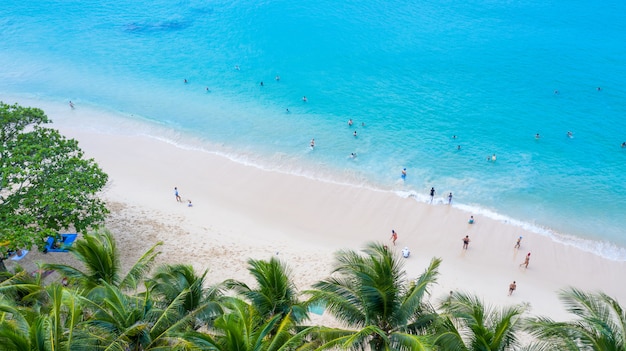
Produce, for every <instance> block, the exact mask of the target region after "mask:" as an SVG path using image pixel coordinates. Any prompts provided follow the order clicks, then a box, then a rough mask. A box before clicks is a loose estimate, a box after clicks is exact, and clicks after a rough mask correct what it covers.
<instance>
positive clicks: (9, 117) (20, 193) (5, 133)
mask: <svg viewBox="0 0 626 351" xmlns="http://www.w3.org/2000/svg"><path fill="white" fill-rule="evenodd" d="M47 123H50V120H49V119H48V117H47V116H46V115H45V114H44V112H43V111H42V110H40V109H37V108H29V107H21V106H19V105H17V104H15V105H7V104H4V103H2V102H0V223H2V226H0V242H9V243H10V244H9V245H10V248H27V249H30V248H31V247H32V246H33V245H38V246H41V243H42V242H43V240H44V239H45V238H46V237H47V236H56V235H57V234H58V232H59V231H61V230H67V229H69V228H73V229H74V230H76V231H79V232H82V231H85V230H87V229H88V228H91V227H95V226H97V225H99V224H100V223H102V221H103V220H104V218H105V215H106V214H107V210H106V207H105V205H104V202H102V201H101V200H100V199H98V198H97V196H96V194H97V193H98V192H99V191H100V190H101V189H102V188H103V187H104V186H105V184H106V182H107V179H108V176H107V175H106V174H105V173H104V172H103V171H102V170H101V169H100V168H99V167H98V165H97V164H96V163H95V162H94V161H93V160H92V159H84V158H83V156H84V155H83V151H82V150H81V149H80V148H79V146H78V142H77V141H76V140H73V139H66V138H65V137H64V136H62V135H61V134H59V132H58V131H57V130H55V129H52V128H47V127H44V126H43V125H44V124H47Z"/></svg>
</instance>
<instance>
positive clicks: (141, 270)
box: [119, 241, 163, 290]
mask: <svg viewBox="0 0 626 351" xmlns="http://www.w3.org/2000/svg"><path fill="white" fill-rule="evenodd" d="M161 245H163V242H162V241H159V242H158V243H156V244H154V246H152V247H151V248H150V249H148V251H146V252H145V253H144V254H143V255H142V256H141V257H140V258H139V259H138V260H137V262H136V263H135V264H134V265H133V266H132V267H131V269H130V271H128V273H127V274H126V276H125V277H124V278H123V279H122V280H121V281H120V283H119V286H120V288H122V289H131V290H134V289H137V286H138V285H139V283H140V282H141V281H143V279H144V278H145V276H146V274H148V272H149V271H150V269H151V268H152V265H153V264H154V260H155V259H156V257H157V256H158V255H159V254H160V252H158V251H157V248H158V247H159V246H161Z"/></svg>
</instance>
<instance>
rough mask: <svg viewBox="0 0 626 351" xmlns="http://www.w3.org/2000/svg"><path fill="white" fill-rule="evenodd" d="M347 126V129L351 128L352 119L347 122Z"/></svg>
mask: <svg viewBox="0 0 626 351" xmlns="http://www.w3.org/2000/svg"><path fill="white" fill-rule="evenodd" d="M348 126H349V127H351V126H352V118H350V119H349V120H348Z"/></svg>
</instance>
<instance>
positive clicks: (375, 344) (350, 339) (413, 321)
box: [307, 243, 441, 350]
mask: <svg viewBox="0 0 626 351" xmlns="http://www.w3.org/2000/svg"><path fill="white" fill-rule="evenodd" d="M336 260H337V265H336V268H335V270H334V272H333V274H332V276H331V277H329V278H327V279H325V280H323V281H320V282H318V283H316V284H315V285H314V288H315V290H311V291H308V292H307V293H308V294H310V295H311V299H310V302H311V303H323V304H325V305H326V309H327V311H328V312H329V313H331V314H332V315H333V316H335V317H336V318H337V319H339V320H340V321H341V322H343V323H345V324H346V325H347V326H349V327H350V328H357V329H360V330H358V331H356V332H355V331H354V330H352V331H344V332H343V333H342V332H340V331H339V330H334V331H332V332H331V331H328V332H327V335H331V334H333V335H334V336H333V337H332V338H331V339H332V340H331V341H329V342H328V343H327V346H328V347H334V346H341V347H345V348H360V347H362V346H364V345H365V343H369V344H370V347H371V348H372V349H374V350H379V349H386V348H388V347H390V346H391V347H394V348H400V349H401V348H406V349H414V350H415V349H424V348H426V347H427V345H428V340H427V339H428V338H427V337H425V336H423V335H421V336H420V334H422V333H423V331H424V330H425V329H426V328H427V327H428V326H429V325H430V324H431V323H432V322H433V321H434V320H435V319H436V314H435V312H434V309H433V308H432V306H430V304H428V303H427V302H425V301H424V297H425V296H426V294H427V293H428V287H429V286H430V285H431V284H433V283H434V282H435V281H436V277H437V275H438V272H437V269H438V267H439V264H440V263H441V260H439V259H436V258H435V259H433V260H432V261H431V263H430V265H429V267H428V268H427V269H426V270H425V272H424V273H423V274H422V275H420V276H419V277H418V279H416V280H415V281H414V282H412V283H411V284H409V282H408V280H407V279H406V273H405V272H404V270H403V266H402V263H401V262H402V261H401V258H400V257H399V256H397V255H395V254H394V253H393V252H392V251H390V250H389V249H388V248H387V247H386V246H385V245H382V244H378V243H370V244H368V245H367V246H366V248H365V249H364V250H363V254H361V253H358V252H355V251H340V252H339V253H337V255H336Z"/></svg>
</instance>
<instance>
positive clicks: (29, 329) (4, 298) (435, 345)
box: [0, 233, 626, 351]
mask: <svg viewBox="0 0 626 351" xmlns="http://www.w3.org/2000/svg"><path fill="white" fill-rule="evenodd" d="M156 247H157V246H155V247H153V248H151V249H150V250H148V251H147V252H146V254H144V255H143V256H142V258H140V259H139V261H138V263H137V264H136V265H135V266H134V267H133V268H132V269H131V271H130V272H129V274H127V275H126V276H124V277H122V276H121V274H120V272H119V264H118V263H116V262H117V260H118V259H119V258H118V255H119V253H118V251H117V249H116V245H115V241H114V239H113V237H112V235H110V234H109V233H95V234H93V235H86V236H85V239H84V240H81V241H80V242H79V243H77V245H76V246H75V249H73V250H75V251H72V252H75V254H76V255H77V257H78V258H79V259H80V260H81V261H82V262H83V263H85V267H86V269H85V272H81V271H80V270H78V269H76V268H74V267H70V266H60V265H43V266H42V267H41V268H42V269H45V268H51V267H54V268H56V269H57V270H58V271H59V272H61V273H63V274H68V275H70V276H71V277H72V279H73V280H74V283H75V284H72V285H70V286H62V285H61V284H59V283H51V284H48V285H46V284H44V281H43V280H42V276H41V275H40V274H35V275H32V274H28V273H27V272H25V271H23V270H21V269H19V268H18V269H17V270H16V271H15V272H14V273H13V274H12V275H7V279H6V280H4V281H2V282H0V351H4V350H24V351H31V350H37V351H39V350H41V351H66V350H68V351H69V350H96V351H97V350H103V351H104V350H106V351H109V350H110V351H127V350H133V351H135V350H136V351H140V350H141V351H147V350H152V351H161V350H162V351H165V350H181V351H183V350H185V351H186V350H211V351H232V350H236V351H305V350H306V351H312V350H315V351H317V350H320V351H321V350H327V349H332V350H385V351H387V350H389V351H391V350H393V351H396V350H398V351H404V350H407V351H408V350H411V351H413V350H416V351H427V350H429V351H447V350H453V351H466V350H467V351H512V350H519V351H521V350H528V351H547V350H565V351H581V350H582V351H600V350H602V351H624V349H625V348H624V345H625V335H626V332H625V330H626V327H625V326H626V313H625V312H624V310H623V309H622V307H621V306H620V305H619V303H618V302H617V301H616V300H615V299H613V298H611V297H609V296H607V295H605V294H602V293H596V294H588V293H584V292H582V291H579V290H576V289H571V290H569V291H564V292H562V293H561V298H562V300H563V301H564V303H565V306H566V308H567V310H568V311H570V312H571V313H573V314H574V315H576V317H577V319H576V320H574V321H572V322H554V321H552V320H550V319H548V318H544V317H536V318H533V319H528V320H523V319H522V314H523V313H524V312H525V311H526V307H525V306H523V305H514V306H508V307H504V308H492V307H489V306H486V305H485V304H484V303H483V302H482V300H480V299H479V298H477V297H475V296H472V295H468V294H464V293H453V294H451V295H450V296H449V297H448V298H447V299H445V300H442V303H441V305H440V309H439V311H440V312H439V313H437V312H436V311H435V310H434V309H433V307H432V306H431V305H430V304H429V302H428V297H429V296H428V288H429V286H431V284H433V283H434V282H435V281H436V278H437V276H438V267H439V265H440V263H441V261H440V260H439V259H433V260H432V261H431V263H430V265H429V266H428V267H427V268H426V269H425V271H424V273H423V274H421V275H420V276H419V277H418V278H417V279H415V280H412V281H410V282H409V281H407V279H406V278H405V273H404V271H403V268H402V264H401V262H404V261H403V260H402V259H401V258H400V257H396V256H395V254H394V253H393V252H392V251H389V250H388V249H386V248H385V247H384V246H383V245H381V244H375V243H370V244H368V245H367V247H366V248H365V249H364V250H363V252H362V253H358V252H354V251H341V252H339V253H337V265H336V268H335V270H334V272H333V273H332V275H331V276H330V277H329V278H327V279H325V280H323V281H320V282H318V283H317V284H315V289H314V290H310V291H307V292H306V294H308V295H309V296H310V299H309V301H307V302H306V303H300V302H298V301H299V299H298V298H299V295H298V294H297V293H296V290H295V287H294V286H293V284H292V283H291V280H290V279H289V270H288V269H287V267H286V266H285V265H283V264H282V263H280V262H279V261H278V260H276V259H272V260H270V261H257V260H250V261H249V264H250V267H249V270H250V272H251V273H252V275H253V276H254V277H255V279H256V281H257V283H258V286H257V287H256V288H254V289H251V288H249V287H247V286H246V285H245V284H243V283H240V282H237V281H234V280H230V281H228V284H229V285H230V287H231V288H233V289H234V290H231V291H230V292H236V293H239V294H238V295H237V296H232V295H229V296H225V295H224V294H223V292H222V289H223V286H222V285H221V284H220V285H216V286H209V287H204V285H205V279H206V275H207V272H203V274H201V275H197V274H196V273H195V272H194V269H193V268H192V267H191V266H189V265H164V266H161V267H159V268H158V269H157V270H156V272H155V274H153V275H152V277H151V278H150V279H145V274H146V273H147V272H148V270H149V267H150V266H151V263H152V262H153V260H154V258H155V257H156V255H157V253H156V252H155V248H156ZM98 261H100V262H99V263H97V262H98ZM129 275H130V276H132V278H129ZM83 280H84V281H85V282H81V281H83ZM141 285H143V287H145V289H141V292H138V291H137V290H138V288H139V286H141ZM308 303H323V304H324V305H325V306H326V311H327V312H329V313H330V314H332V315H333V316H335V317H336V318H337V319H338V320H339V322H342V323H343V324H344V325H345V326H346V327H345V328H330V327H327V326H307V325H305V324H303V323H304V322H305V321H306V319H303V318H296V317H294V316H295V314H296V313H297V312H298V309H299V308H304V307H305V306H307V304H308ZM199 321H202V323H199ZM522 326H523V327H525V329H526V332H528V333H530V334H531V335H533V336H534V337H535V338H536V340H535V341H534V342H532V343H530V344H527V345H520V342H519V340H518V338H519V335H520V331H521V327H522Z"/></svg>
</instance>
